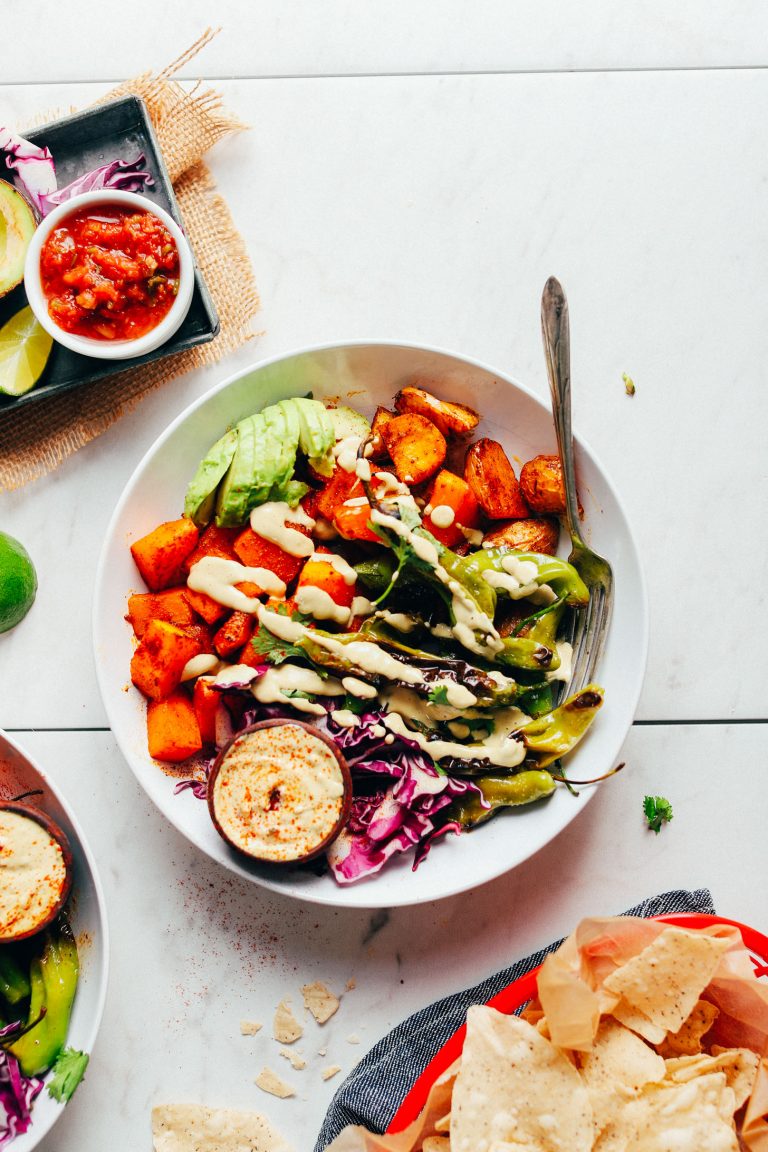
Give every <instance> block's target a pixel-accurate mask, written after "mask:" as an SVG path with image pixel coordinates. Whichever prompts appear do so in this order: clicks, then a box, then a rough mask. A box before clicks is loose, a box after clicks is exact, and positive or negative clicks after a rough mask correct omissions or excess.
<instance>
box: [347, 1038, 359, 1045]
mask: <svg viewBox="0 0 768 1152" xmlns="http://www.w3.org/2000/svg"><path fill="white" fill-rule="evenodd" d="M359 1043H360V1037H359V1036H347V1044H359Z"/></svg>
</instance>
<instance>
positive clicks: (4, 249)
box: [0, 180, 37, 296]
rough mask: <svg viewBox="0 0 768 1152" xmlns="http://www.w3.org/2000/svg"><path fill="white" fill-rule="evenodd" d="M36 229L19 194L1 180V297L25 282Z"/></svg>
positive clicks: (35, 224)
mask: <svg viewBox="0 0 768 1152" xmlns="http://www.w3.org/2000/svg"><path fill="white" fill-rule="evenodd" d="M36 227H37V223H36V221H35V215H34V213H33V211H32V209H31V208H30V206H29V204H27V202H26V200H25V199H24V197H23V196H22V195H21V193H20V192H17V191H16V189H15V188H14V187H13V186H12V185H11V184H8V183H7V182H6V181H5V180H0V296H5V295H6V293H7V292H10V291H11V289H12V288H15V287H16V285H17V284H20V283H21V282H22V280H23V279H24V258H25V256H26V255H27V248H28V247H29V242H30V240H31V239H32V233H33V232H34V230H35V228H36Z"/></svg>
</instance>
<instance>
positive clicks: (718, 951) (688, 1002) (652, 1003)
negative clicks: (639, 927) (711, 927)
mask: <svg viewBox="0 0 768 1152" xmlns="http://www.w3.org/2000/svg"><path fill="white" fill-rule="evenodd" d="M727 949H728V941H727V940H725V939H721V938H718V937H715V936H709V935H707V934H706V933H705V932H690V931H687V930H686V929H684V928H672V927H670V928H665V929H664V931H663V932H662V933H661V934H660V935H659V936H657V937H656V939H655V940H654V941H653V942H652V943H651V944H649V945H648V946H647V947H646V948H644V949H643V950H642V952H640V953H639V954H638V955H637V956H634V957H633V958H632V959H631V960H628V961H627V963H626V964H623V965H622V966H621V967H620V968H617V969H616V971H615V972H612V973H611V975H610V976H607V977H606V978H605V980H604V981H603V988H604V989H606V991H608V992H612V993H615V994H616V995H617V996H621V998H622V999H623V1000H624V1001H626V1003H627V1004H628V1005H629V1006H630V1007H631V1008H634V1009H636V1010H637V1011H639V1012H642V1013H643V1015H644V1016H647V1017H648V1019H649V1020H650V1021H651V1023H652V1024H655V1025H656V1026H657V1027H659V1028H663V1029H664V1031H665V1032H676V1031H677V1030H678V1028H680V1026H681V1025H682V1023H683V1021H684V1020H685V1019H686V1017H688V1016H690V1014H691V1012H692V1011H693V1008H694V1005H695V1004H696V1001H697V1000H698V999H699V997H700V995H701V993H702V992H703V991H704V989H705V988H706V986H707V985H708V984H709V982H710V980H711V979H712V976H713V975H714V972H715V969H716V968H717V966H718V964H719V962H720V957H721V956H722V955H723V953H724V952H725V951H727ZM660 972H662V973H663V978H662V979H659V973H660ZM614 1015H617V1013H616V1012H615V1011H614ZM619 1019H621V1017H619Z"/></svg>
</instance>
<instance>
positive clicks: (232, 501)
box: [216, 416, 256, 528]
mask: <svg viewBox="0 0 768 1152" xmlns="http://www.w3.org/2000/svg"><path fill="white" fill-rule="evenodd" d="M255 420H256V417H255V416H246V418H245V420H241V421H240V423H239V424H238V425H237V427H236V428H235V432H236V433H237V448H236V450H235V455H234V457H233V459H232V463H231V464H230V466H229V469H228V471H227V474H226V475H225V477H224V479H223V480H222V482H221V484H220V485H219V490H218V493H217V496H216V523H217V524H218V525H220V526H221V527H222V528H234V527H236V526H237V525H239V524H242V523H244V521H245V518H246V516H247V515H248V501H249V498H250V494H251V486H252V484H253V477H254V469H255V458H254V449H255V442H256V435H255V427H254V423H255Z"/></svg>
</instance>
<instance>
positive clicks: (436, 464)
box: [381, 412, 448, 484]
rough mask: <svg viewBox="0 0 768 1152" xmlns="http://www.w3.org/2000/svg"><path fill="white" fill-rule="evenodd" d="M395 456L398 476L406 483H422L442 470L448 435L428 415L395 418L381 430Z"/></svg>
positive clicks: (391, 454) (410, 414) (387, 446)
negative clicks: (446, 436) (444, 434)
mask: <svg viewBox="0 0 768 1152" xmlns="http://www.w3.org/2000/svg"><path fill="white" fill-rule="evenodd" d="M381 435H382V437H383V440H384V443H385V445H386V448H387V451H388V452H389V455H390V456H391V457H392V464H393V465H394V469H395V475H396V476H397V478H398V480H401V481H402V482H403V484H422V483H423V482H424V481H425V480H429V478H430V476H434V474H435V472H437V470H438V469H439V468H441V467H442V464H443V461H444V460H445V453H446V451H447V448H448V445H447V444H446V442H445V436H443V434H442V432H441V431H440V429H439V428H437V427H436V426H435V425H434V424H433V423H432V421H431V420H428V419H427V418H426V416H418V415H417V414H416V413H414V412H406V413H405V414H404V415H402V416H394V417H393V418H392V419H391V420H390V421H389V422H388V423H387V424H385V425H384V427H383V428H382V430H381Z"/></svg>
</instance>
